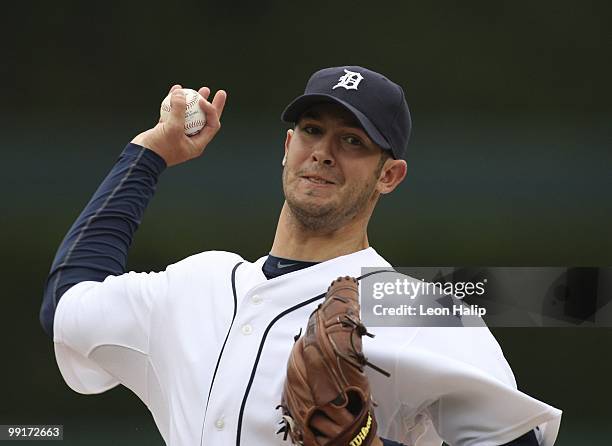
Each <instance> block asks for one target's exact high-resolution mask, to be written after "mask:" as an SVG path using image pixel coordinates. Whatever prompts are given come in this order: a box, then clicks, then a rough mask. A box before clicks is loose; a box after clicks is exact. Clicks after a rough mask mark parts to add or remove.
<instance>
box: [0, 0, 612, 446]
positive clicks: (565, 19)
mask: <svg viewBox="0 0 612 446" xmlns="http://www.w3.org/2000/svg"><path fill="white" fill-rule="evenodd" d="M3 8H4V10H3V22H5V23H4V25H3V27H2V35H1V36H0V37H2V39H1V40H0V42H1V44H0V45H1V46H2V61H1V62H0V79H1V80H2V82H1V83H0V89H1V94H2V98H3V102H4V104H3V105H4V106H3V107H2V109H1V110H0V118H1V119H0V126H1V129H2V138H1V140H0V141H1V142H0V144H1V146H0V147H1V156H2V159H1V160H2V167H3V169H2V175H1V181H2V187H1V188H0V189H1V192H0V193H1V194H2V201H1V202H2V213H1V216H0V222H1V225H2V226H1V231H0V240H1V243H2V245H1V246H2V252H3V255H2V260H1V270H2V276H3V279H2V280H3V284H4V286H3V289H2V291H1V295H2V306H1V310H0V314H1V324H0V327H1V330H2V337H1V339H2V341H1V342H2V347H3V348H2V352H3V356H2V358H1V360H0V361H1V363H2V367H1V368H0V402H1V403H0V424H10V423H45V424H64V425H65V439H66V440H65V444H75V445H76V444H92V445H93V444H106V443H109V442H113V443H114V444H117V445H133V444H162V441H161V437H160V436H159V434H158V433H157V430H156V428H155V426H154V424H153V422H152V418H151V417H150V415H149V414H148V412H147V409H146V407H145V406H144V405H143V404H142V403H140V402H139V400H137V398H136V397H135V396H133V395H131V394H130V393H129V392H128V391H126V390H125V389H123V388H117V389H114V390H112V391H109V392H107V393H106V394H103V395H100V396H82V395H78V394H76V393H74V392H72V391H70V390H69V389H68V388H67V386H66V385H65V384H64V383H63V381H62V379H61V376H60V375H59V372H58V370H57V367H56V365H55V361H54V357H53V351H52V344H51V342H50V340H49V339H47V338H46V337H45V335H44V333H43V331H42V329H41V328H40V326H39V325H38V309H39V305H40V302H41V297H42V289H43V285H44V282H45V278H46V274H47V273H48V269H49V266H50V264H51V260H52V258H53V255H54V253H55V250H56V248H57V246H58V245H59V242H60V241H61V239H62V237H63V236H64V234H65V232H66V231H67V229H68V228H69V226H70V224H71V223H72V221H73V220H74V219H75V218H76V216H77V215H78V214H79V212H80V210H81V209H82V207H83V206H84V205H85V203H86V202H87V200H88V198H89V197H90V196H91V194H92V193H93V191H94V190H95V188H96V186H97V185H98V184H99V182H100V181H101V179H102V178H103V177H104V175H105V174H106V172H107V171H108V170H109V168H110V167H111V166H112V164H113V162H114V160H115V159H116V157H117V155H118V154H119V153H120V151H121V149H122V148H123V146H124V144H126V143H127V142H128V141H129V140H130V139H131V138H132V137H133V136H134V135H136V134H137V133H139V132H140V131H142V130H144V129H146V128H148V127H150V126H152V125H153V124H154V123H155V122H156V120H157V113H158V108H159V103H160V102H161V99H162V98H163V97H164V96H165V95H166V92H167V89H168V88H169V87H170V85H172V84H173V83H176V82H178V83H182V84H183V85H184V86H189V87H192V88H198V87H199V86H202V85H209V86H211V88H212V89H213V90H216V89H219V88H224V89H226V90H227V91H228V93H229V100H228V105H227V107H226V113H225V115H224V118H223V129H222V131H221V133H220V134H219V135H218V137H217V138H216V140H215V141H214V143H213V144H212V145H211V146H210V147H209V148H208V149H207V151H206V153H205V154H204V156H203V157H202V158H200V159H198V160H196V161H193V162H191V163H188V164H185V165H181V166H178V167H175V168H172V169H170V170H168V171H166V172H165V173H164V175H163V177H162V179H161V181H160V184H159V187H158V193H157V195H156V197H155V199H154V201H153V203H152V205H151V206H150V208H149V209H148V210H147V213H146V215H145V220H144V223H143V225H142V227H141V229H140V230H139V232H138V234H137V236H136V240H135V243H134V246H133V249H132V252H131V256H130V261H129V268H130V269H134V270H147V271H148V270H158V269H163V268H164V266H165V265H167V264H168V263H172V262H174V261H177V260H179V259H181V258H183V257H185V256H187V255H190V254H193V253H195V252H199V251H202V250H208V249H224V250H229V251H235V252H239V253H241V254H242V255H243V256H244V257H245V258H247V259H250V260H254V259H256V258H258V257H260V256H262V255H265V254H266V253H267V252H268V249H269V247H270V246H271V242H272V238H273V236H274V229H275V224H276V219H277V216H278V212H279V210H280V207H281V204H282V193H281V188H280V174H281V166H280V162H281V158H282V147H283V141H284V134H285V130H286V128H287V127H286V126H285V125H283V124H282V123H281V122H280V121H279V115H280V112H281V111H282V109H283V107H284V106H285V105H286V104H287V103H288V102H289V101H290V100H291V99H293V98H294V97H295V96H297V95H298V94H300V93H301V90H302V89H303V87H304V85H305V82H306V80H307V78H308V77H309V75H310V74H311V73H312V72H313V71H315V70H316V69H319V68H323V67H326V66H332V65H345V64H357V65H364V66H367V67H369V68H372V69H374V70H377V71H380V72H383V73H385V74H386V75H387V76H388V77H390V78H391V79H393V80H395V81H396V82H398V83H400V84H401V85H402V86H403V87H404V89H405V91H406V96H407V99H408V103H409V105H410V107H411V110H412V113H413V121H414V122H413V123H414V131H413V137H412V139H411V143H410V146H409V150H408V159H407V161H408V166H409V172H408V177H407V179H406V181H405V182H404V184H403V185H402V186H401V187H400V188H399V189H398V190H397V191H396V192H394V193H393V194H392V195H391V196H387V197H385V198H384V199H383V200H382V202H381V203H380V204H379V209H378V210H377V213H376V215H375V216H374V218H373V221H372V222H371V224H370V241H371V243H372V244H373V246H374V247H375V248H376V249H377V250H378V251H379V252H380V253H382V254H383V255H384V256H385V257H386V258H387V259H388V260H389V261H391V262H392V263H393V264H395V265H398V266H409V265H418V266H427V265H436V266H437V265H457V266H459V265H498V266H514V265H516V266H539V265H542V266H546V265H550V266H563V265H568V266H569V265H584V266H612V231H611V222H612V199H611V197H610V193H611V192H612V172H611V170H612V150H611V149H612V147H611V126H610V123H611V118H612V106H611V103H612V88H611V87H610V79H612V70H611V58H610V55H611V54H612V44H611V39H610V34H609V32H610V23H611V19H612V6H611V4H610V2H604V1H600V2H595V1H577V0H574V1H566V0H557V1H550V0H545V1H531V2H529V1H512V2H510V1H494V2H491V1H468V2H450V1H434V2H424V1H421V2H409V1H404V2H389V1H384V0H381V1H377V2H359V1H338V2H334V3H324V2H320V3H319V2H308V3H305V2H295V3H291V4H290V3H287V2H277V1H258V2H248V1H245V0H235V1H224V2H206V1H200V2H183V3H170V2H168V3H163V4H162V3H158V2H146V3H145V2H142V3H141V2H125V3H121V2H79V1H64V2H27V3H26V2H22V3H20V4H13V5H11V6H6V7H3ZM494 334H495V335H496V337H497V338H498V340H499V342H500V344H501V345H502V347H503V349H504V352H505V354H506V356H507V358H508V360H509V362H510V364H511V365H512V367H513V369H514V371H515V374H516V376H517V380H518V383H519V388H520V389H521V390H523V391H524V392H526V393H528V394H530V395H532V396H534V397H536V398H539V399H542V400H544V401H546V402H548V403H549V404H552V405H554V406H556V407H559V408H561V409H563V410H564V418H563V422H562V427H561V433H560V435H559V439H558V442H557V445H561V446H569V445H599V444H601V445H604V444H610V437H611V436H612V429H611V428H610V425H609V421H608V420H609V418H610V413H611V410H610V399H611V398H612V385H611V384H610V379H611V377H612V361H611V360H610V351H611V349H612V329H579V328H575V329H574V328H572V329H495V330H494ZM500 404H503V402H500Z"/></svg>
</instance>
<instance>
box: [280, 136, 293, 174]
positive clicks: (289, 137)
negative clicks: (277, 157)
mask: <svg viewBox="0 0 612 446" xmlns="http://www.w3.org/2000/svg"><path fill="white" fill-rule="evenodd" d="M292 137H293V129H289V130H287V137H286V138H285V155H284V156H283V161H282V163H281V164H282V165H283V166H284V165H285V164H287V153H288V152H289V144H290V143H291V138H292Z"/></svg>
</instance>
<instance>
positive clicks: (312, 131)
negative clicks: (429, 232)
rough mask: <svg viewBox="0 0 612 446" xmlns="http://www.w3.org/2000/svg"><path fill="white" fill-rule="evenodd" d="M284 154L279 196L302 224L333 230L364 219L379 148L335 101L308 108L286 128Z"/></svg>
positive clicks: (373, 198) (373, 190)
mask: <svg viewBox="0 0 612 446" xmlns="http://www.w3.org/2000/svg"><path fill="white" fill-rule="evenodd" d="M285 154H286V164H285V169H284V171H283V189H284V192H285V198H286V200H287V204H288V205H289V208H290V209H291V211H292V213H293V214H294V215H295V216H296V218H297V219H298V220H299V221H300V223H301V224H302V225H303V226H304V227H306V228H308V229H311V230H317V231H319V230H329V231H334V230H336V229H338V228H340V227H342V226H344V225H345V224H347V223H348V222H350V221H351V220H352V219H354V218H355V217H358V216H363V215H366V214H367V216H368V217H369V213H370V212H371V210H372V208H373V206H374V204H375V202H376V199H377V197H378V193H377V190H376V184H377V181H378V176H379V174H380V170H381V169H380V168H381V164H380V162H381V156H382V149H381V148H380V147H379V146H377V145H376V144H375V143H374V142H372V140H370V138H369V137H368V136H367V134H366V133H365V131H364V130H363V129H362V128H361V126H360V125H359V123H358V122H357V121H356V119H355V117H354V116H353V115H352V114H351V113H349V112H348V111H346V110H345V109H344V108H342V107H340V106H339V105H335V104H320V105H315V106H313V107H311V108H310V109H309V110H307V111H306V112H304V113H303V114H302V116H301V117H300V119H299V121H298V122H297V124H296V127H295V129H294V131H293V132H291V131H289V133H288V136H287V141H286V143H285ZM366 222H367V218H366Z"/></svg>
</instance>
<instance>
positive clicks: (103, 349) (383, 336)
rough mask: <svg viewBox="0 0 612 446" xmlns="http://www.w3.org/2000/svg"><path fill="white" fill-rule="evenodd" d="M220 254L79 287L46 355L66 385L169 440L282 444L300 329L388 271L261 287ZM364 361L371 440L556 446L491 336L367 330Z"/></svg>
mask: <svg viewBox="0 0 612 446" xmlns="http://www.w3.org/2000/svg"><path fill="white" fill-rule="evenodd" d="M264 261H265V257H262V258H260V259H259V260H257V261H256V262H254V263H250V262H247V261H245V260H243V259H242V258H241V257H240V256H238V255H236V254H232V253H227V252H219V251H210V252H204V253H201V254H198V255H194V256H192V257H189V258H187V259H185V260H183V261H181V262H178V263H176V264H174V265H171V266H169V267H168V268H167V269H166V271H164V272H160V273H149V274H146V273H133V272H131V273H127V274H123V275H121V276H109V277H108V278H107V279H106V280H105V281H104V282H81V283H79V284H77V285H75V286H74V287H72V288H71V289H70V290H69V291H68V292H66V294H64V296H63V297H62V299H61V300H60V302H59V305H58V308H57V312H56V315H55V321H54V332H55V335H54V341H55V353H56V358H57V362H58V364H59V368H60V370H61V373H62V375H63V377H64V379H65V380H66V382H67V383H68V385H69V386H70V387H71V388H72V389H74V390H75V391H77V392H80V393H86V394H90V393H100V392H104V391H105V390H108V389H110V388H112V387H114V386H116V385H118V384H123V385H124V386H126V387H128V388H129V389H131V390H132V391H133V392H134V393H135V394H136V395H138V397H139V398H140V399H141V400H142V401H143V402H144V403H145V404H146V405H147V407H148V408H149V410H150V411H151V413H152V414H153V417H154V419H155V423H156V424H157V426H158V428H159V430H160V432H161V435H162V436H163V438H164V440H165V441H166V443H167V444H169V445H172V446H187V445H189V446H193V445H223V446H227V445H236V446H239V445H248V446H271V445H285V446H287V445H288V443H287V442H284V441H283V440H282V436H281V435H276V434H275V432H276V430H277V429H278V428H279V424H278V423H279V421H280V412H279V411H278V410H276V409H275V407H276V406H277V404H279V402H280V398H281V391H282V385H283V382H284V380H285V373H286V363H287V359H288V357H289V353H290V351H291V348H292V346H293V343H294V339H293V337H294V336H295V335H296V334H298V333H299V331H300V328H302V329H305V327H306V323H307V321H308V316H309V315H310V313H311V312H312V311H313V310H314V309H315V308H316V306H317V305H318V304H319V303H320V302H321V301H322V300H323V296H324V294H323V293H325V291H326V290H327V287H328V286H329V284H330V282H331V281H332V280H333V279H335V278H337V277H338V276H345V275H351V276H356V277H357V276H359V275H360V274H361V268H362V267H365V266H371V267H389V266H390V265H389V263H388V262H387V261H385V260H384V259H383V258H382V257H381V256H379V255H378V254H377V253H376V251H375V250H374V249H372V248H367V249H364V250H362V251H359V252H356V253H353V254H350V255H346V256H342V257H338V258H335V259H332V260H329V261H326V262H322V263H319V264H317V265H314V266H311V267H309V268H305V269H302V270H299V271H295V272H292V273H288V274H285V275H282V276H280V277H276V278H273V279H270V280H267V279H266V277H265V276H264V274H263V273H262V269H261V267H262V264H263V263H264ZM372 331H373V332H374V333H375V334H376V337H375V338H374V339H369V338H364V340H363V341H364V352H365V353H366V355H367V356H368V357H369V359H370V360H371V361H372V362H373V363H374V364H376V365H379V366H380V367H382V368H384V369H386V370H388V371H390V372H391V378H386V377H384V376H382V375H380V374H378V373H376V372H372V373H370V372H369V371H368V374H369V377H370V381H371V386H372V393H373V395H374V398H375V399H376V400H377V402H378V404H379V406H378V407H377V409H376V417H377V420H378V422H379V430H378V435H380V436H382V437H385V438H390V439H395V440H397V441H403V442H405V443H407V444H409V445H412V444H414V445H416V446H434V445H435V446H439V445H440V444H441V442H442V439H444V441H446V442H447V443H449V444H451V445H453V446H472V445H478V446H488V445H499V444H502V443H506V442H508V441H511V440H513V439H514V438H517V437H519V436H520V435H521V434H523V433H525V432H527V431H529V430H531V429H533V428H534V427H536V426H538V425H539V426H540V433H541V434H542V435H541V438H540V443H541V444H543V445H546V446H550V445H552V444H553V443H554V441H555V438H556V436H557V431H558V427H559V422H560V417H561V411H559V410H558V409H555V408H553V407H551V406H549V405H547V404H545V403H542V402H540V401H537V400H535V399H533V398H531V397H529V396H528V395H525V394H524V393H521V392H520V391H518V390H517V389H516V383H515V380H514V377H513V374H512V371H511V369H510V367H509V366H508V363H507V362H506V360H505V358H504V356H503V353H502V351H501V349H500V347H499V345H498V344H497V342H496V341H495V339H494V338H493V336H492V335H491V333H490V332H489V330H488V329H487V328H463V327H453V328H415V327H410V328H376V329H372Z"/></svg>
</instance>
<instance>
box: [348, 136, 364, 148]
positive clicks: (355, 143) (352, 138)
mask: <svg viewBox="0 0 612 446" xmlns="http://www.w3.org/2000/svg"><path fill="white" fill-rule="evenodd" d="M344 140H345V141H346V142H347V143H349V144H350V145H352V146H361V145H363V143H362V142H361V140H360V139H359V138H357V137H356V136H346V137H345V138H344Z"/></svg>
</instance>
